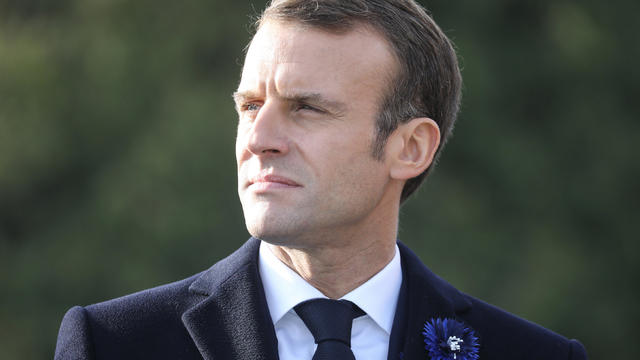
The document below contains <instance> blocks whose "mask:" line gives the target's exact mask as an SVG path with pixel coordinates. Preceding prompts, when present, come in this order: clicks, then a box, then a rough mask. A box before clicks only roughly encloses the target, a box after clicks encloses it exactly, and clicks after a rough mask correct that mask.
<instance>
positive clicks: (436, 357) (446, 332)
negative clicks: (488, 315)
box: [422, 318, 480, 360]
mask: <svg viewBox="0 0 640 360" xmlns="http://www.w3.org/2000/svg"><path fill="white" fill-rule="evenodd" d="M422 335H424V343H425V349H427V353H428V354H429V357H431V359H432V360H477V359H478V358H479V356H478V348H479V347H480V345H479V344H478V338H477V337H476V336H475V334H474V333H473V330H472V329H471V328H469V327H467V326H466V325H465V324H464V323H462V322H460V321H457V320H454V319H444V320H443V319H439V318H438V319H431V321H429V322H425V323H424V331H423V332H422Z"/></svg>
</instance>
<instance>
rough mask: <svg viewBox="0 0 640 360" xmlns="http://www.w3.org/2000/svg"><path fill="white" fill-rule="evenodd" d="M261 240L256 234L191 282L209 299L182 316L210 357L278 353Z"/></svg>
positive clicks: (265, 359)
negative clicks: (261, 264) (264, 279)
mask: <svg viewBox="0 0 640 360" xmlns="http://www.w3.org/2000/svg"><path fill="white" fill-rule="evenodd" d="M259 245H260V241H259V240H257V239H253V238H252V239H250V240H249V241H248V242H247V243H245V245H243V246H242V247H241V248H240V249H238V250H237V251H236V252H235V253H233V254H232V255H231V256H229V257H227V258H226V259H224V260H222V261H220V262H218V263H216V264H215V265H214V266H213V267H211V268H210V269H209V270H207V271H206V272H204V274H203V275H202V276H201V277H200V278H198V280H196V281H195V282H194V283H193V284H192V285H191V287H190V288H189V291H191V292H193V293H197V294H200V295H201V296H202V297H203V299H204V300H203V301H201V302H200V303H198V304H196V305H195V306H193V307H192V308H190V309H189V310H187V311H186V312H185V313H184V314H183V316H182V321H183V323H184V325H185V327H186V328H187V330H188V331H189V334H190V335H191V337H192V338H193V341H194V342H195V344H196V346H197V347H198V350H200V353H201V354H202V356H203V358H204V359H206V360H226V359H256V360H271V359H278V347H277V340H276V335H275V331H274V328H273V323H272V321H271V317H270V315H269V310H268V307H267V302H266V299H265V295H264V290H263V288H262V282H261V280H260V275H259V272H258V247H259Z"/></svg>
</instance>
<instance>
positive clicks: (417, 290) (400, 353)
mask: <svg viewBox="0 0 640 360" xmlns="http://www.w3.org/2000/svg"><path fill="white" fill-rule="evenodd" d="M398 247H399V248H400V254H401V257H402V273H403V280H402V287H401V289H400V297H399V299H398V306H397V308H396V316H395V319H394V324H393V330H392V331H391V340H390V344H389V357H388V358H389V360H399V359H403V360H414V359H416V360H417V359H420V360H424V359H427V352H426V350H425V346H424V337H423V336H422V331H423V327H424V324H425V322H426V321H429V320H430V319H432V318H443V319H444V318H455V317H456V316H457V314H461V313H463V312H465V311H467V310H468V309H469V308H470V307H471V303H470V302H469V301H468V300H467V299H466V297H465V296H464V295H462V294H461V293H460V292H459V291H458V290H456V289H455V288H454V287H452V286H451V285H449V284H448V283H447V282H446V281H444V280H442V279H441V278H439V277H438V276H436V275H435V274H434V273H432V272H431V271H430V270H429V269H427V268H426V267H425V266H424V265H423V264H422V262H421V261H420V259H419V258H418V257H417V256H416V255H415V254H414V253H413V252H412V251H411V250H409V248H407V247H406V246H405V245H403V244H402V243H398Z"/></svg>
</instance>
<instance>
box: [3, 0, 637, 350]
mask: <svg viewBox="0 0 640 360" xmlns="http://www.w3.org/2000/svg"><path fill="white" fill-rule="evenodd" d="M638 4H639V3H638V2H637V1H635V0H627V1H624V0H620V1H614V2H603V1H593V0H587V1H580V2H578V1H570V0H556V1H552V0H544V1H542V0H535V1H534V0H524V1H507V0H490V1H489V0H487V1H471V0H460V1H445V0H432V1H428V2H426V3H425V5H426V6H427V7H428V8H429V9H430V10H431V11H432V12H433V14H434V17H435V19H436V21H438V23H439V24H440V25H441V26H442V28H443V29H444V30H445V31H446V32H447V34H448V35H449V36H450V37H451V38H452V39H454V41H455V42H456V44H457V46H458V48H459V54H460V57H461V59H462V64H463V67H464V70H463V75H464V79H465V93H464V105H463V109H462V113H461V115H460V120H459V123H458V126H457V128H456V133H455V135H454V137H453V139H452V141H451V142H450V143H449V146H448V149H447V150H446V151H445V153H444V156H443V157H442V159H441V162H440V164H439V166H438V169H437V170H436V171H435V173H433V174H432V176H431V177H430V178H429V179H428V181H427V183H426V185H425V186H424V187H423V189H422V190H421V191H420V192H419V194H418V196H416V197H415V198H414V199H413V200H411V201H410V202H409V203H408V204H407V205H405V206H404V207H403V210H402V220H401V230H400V238H401V239H402V240H403V241H404V242H406V243H408V244H409V245H410V246H412V247H413V248H414V249H415V250H416V251H417V252H418V253H419V255H420V256H421V257H422V259H423V260H424V261H425V262H426V263H427V264H428V265H429V266H430V267H431V268H432V269H433V270H434V271H436V272H437V273H439V274H441V275H442V276H443V277H444V278H446V279H447V280H449V281H451V282H452V283H454V284H455V285H456V286H457V287H459V288H460V289H462V290H463V291H466V292H468V293H470V294H472V295H475V296H478V297H480V298H483V299H485V300H487V301H489V302H491V303H494V304H496V305H499V306H501V307H503V308H506V309H507V310H509V311H512V312H515V313H517V314H519V315H521V316H523V317H526V318H528V319H530V320H532V321H535V322H537V323H540V324H541V325H543V326H546V327H549V328H551V329H553V330H555V331H557V332H560V333H562V334H565V335H567V336H569V337H575V338H578V339H580V340H581V341H582V342H583V343H584V344H585V345H586V347H587V349H588V351H589V353H590V356H591V358H593V359H598V358H601V359H605V358H609V359H611V358H633V357H634V356H633V352H634V351H635V348H636V347H635V345H632V344H633V343H634V342H635V340H634V339H636V338H637V337H638V335H640V334H639V333H638V331H637V324H638V323H639V320H640V316H639V315H640V314H639V310H638V306H637V302H638V291H639V286H638V284H639V281H638V280H639V279H638V277H639V276H638V275H639V267H640V266H639V264H640V263H639V261H638V260H639V250H640V249H639V247H640V246H639V245H638V231H637V226H638V220H640V216H639V215H640V209H639V206H638V200H639V199H638V195H639V194H640V162H638V160H637V142H638V140H639V136H638V135H639V134H640V123H639V122H638V114H639V113H640V111H639V107H640V106H639V104H640V102H638V100H637V96H638V95H639V94H640V92H639V90H640V89H639V85H638V84H639V83H640V78H639V77H640V72H638V71H636V69H635V68H636V67H637V63H638V62H639V60H640V54H639V52H640V47H639V46H638V39H637V37H638V34H640V26H639V25H638V21H637V19H636V17H637V14H638V10H640V8H639V5H638ZM263 6H264V2H262V1H252V2H244V1H231V0H225V1H222V0H215V1H213V0H209V1H204V0H186V1H164V0H162V1H157V0H154V1H151V0H135V1H133V0H0V285H1V286H0V288H1V289H2V291H1V292H0V358H2V359H47V358H51V357H52V354H53V350H54V346H55V340H56V335H57V330H58V326H59V322H60V320H61V318H62V316H63V314H64V312H65V311H66V310H67V309H68V308H69V307H71V306H73V305H76V304H90V303H95V302H98V301H102V300H106V299H109V298H113V297H117V296H121V295H124V294H127V293H130V292H133V291H137V290H140V289H144V288H148V287H152V286H156V285H159V284H162V283H166V282H170V281H173V280H178V279H181V278H184V277H186V276H188V275H190V274H193V273H195V272H198V271H201V270H203V269H205V268H207V267H209V266H210V265H211V264H212V263H213V262H215V261H216V260H218V259H220V258H222V257H224V256H225V255H226V254H228V253H230V252H231V251H233V250H234V249H235V248H237V247H238V246H239V245H240V244H241V243H242V242H243V241H244V240H245V239H246V238H247V237H248V235H247V233H246V230H245V228H244V223H243V219H242V212H241V209H240V206H239V202H238V200H237V195H236V191H235V187H236V185H235V181H236V179H235V159H234V151H233V144H234V136H235V123H236V116H235V113H234V111H233V105H232V101H231V98H230V94H231V92H232V91H233V90H234V89H235V86H236V83H237V81H238V77H239V72H240V67H241V63H242V58H243V52H242V50H243V47H244V46H245V44H246V43H247V42H248V40H249V38H250V34H251V28H250V26H249V24H250V22H251V21H250V18H249V17H248V15H250V14H256V13H257V12H258V11H259V10H260V9H262V8H263ZM636 356H637V355H636Z"/></svg>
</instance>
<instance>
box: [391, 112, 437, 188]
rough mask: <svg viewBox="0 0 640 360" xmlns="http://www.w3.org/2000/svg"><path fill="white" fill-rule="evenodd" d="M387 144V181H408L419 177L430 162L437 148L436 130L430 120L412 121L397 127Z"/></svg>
mask: <svg viewBox="0 0 640 360" xmlns="http://www.w3.org/2000/svg"><path fill="white" fill-rule="evenodd" d="M387 144H388V145H389V146H388V147H387V156H388V158H387V159H388V160H389V161H391V164H390V165H391V166H390V176H391V178H393V179H396V180H408V179H411V178H414V177H416V176H418V175H420V174H421V173H422V172H424V171H425V170H426V169H427V168H428V167H429V165H431V163H432V162H433V157H434V155H435V153H436V150H437V149H438V145H440V127H438V124H436V122H435V121H433V120H432V119H430V118H426V117H424V118H415V119H413V120H411V121H409V122H407V123H404V124H401V125H400V126H398V128H397V129H396V130H395V131H394V132H393V133H392V134H391V135H390V136H389V139H388V142H387Z"/></svg>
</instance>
